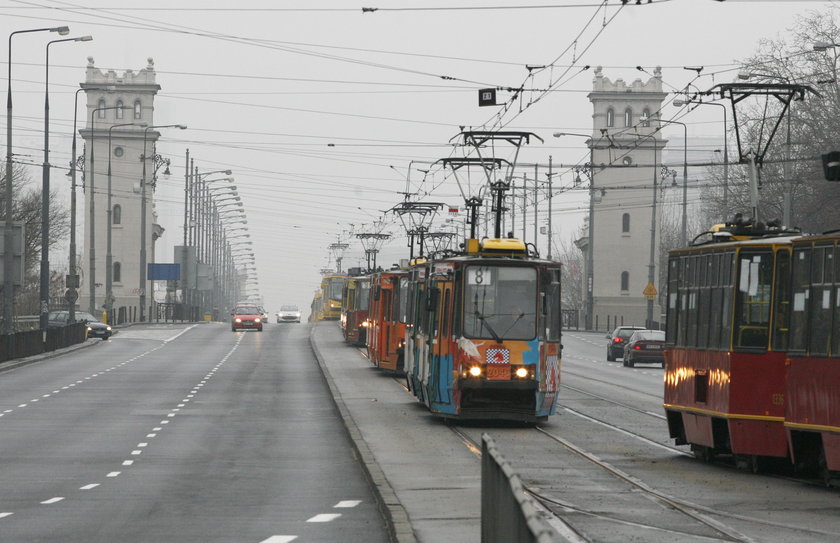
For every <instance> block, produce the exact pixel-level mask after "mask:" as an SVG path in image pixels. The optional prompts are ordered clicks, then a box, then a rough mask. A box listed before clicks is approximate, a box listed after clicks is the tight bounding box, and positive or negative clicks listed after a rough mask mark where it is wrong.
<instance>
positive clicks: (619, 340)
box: [607, 326, 645, 362]
mask: <svg viewBox="0 0 840 543" xmlns="http://www.w3.org/2000/svg"><path fill="white" fill-rule="evenodd" d="M644 329H645V328H644V327H643V326H619V327H618V328H616V329H615V330H613V333H612V334H608V335H607V339H608V340H610V342H609V343H607V360H608V361H610V362H615V360H616V359H617V358H622V357H623V356H624V343H625V342H626V341H627V339H628V338H629V337H630V336H632V335H633V332H635V331H636V330H644Z"/></svg>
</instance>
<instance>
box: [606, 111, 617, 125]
mask: <svg viewBox="0 0 840 543" xmlns="http://www.w3.org/2000/svg"><path fill="white" fill-rule="evenodd" d="M607 126H615V112H614V111H613V108H609V109H607Z"/></svg>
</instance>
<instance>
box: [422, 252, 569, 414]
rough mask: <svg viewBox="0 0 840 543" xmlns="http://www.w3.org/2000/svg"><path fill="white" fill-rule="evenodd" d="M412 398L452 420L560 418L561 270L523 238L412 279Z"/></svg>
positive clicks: (431, 265) (433, 265)
mask: <svg viewBox="0 0 840 543" xmlns="http://www.w3.org/2000/svg"><path fill="white" fill-rule="evenodd" d="M407 286H408V293H407V302H408V312H407V313H408V322H407V325H406V347H405V372H406V378H407V382H408V386H409V389H410V390H411V392H412V393H413V394H414V395H415V396H416V397H417V398H418V399H419V400H420V401H421V402H422V403H423V404H424V405H426V406H427V407H428V408H429V410H430V411H431V412H432V413H434V414H436V415H439V416H442V417H445V418H457V419H467V420H494V421H501V420H511V421H524V422H528V423H534V422H537V421H542V420H545V419H547V418H548V416H549V415H552V414H554V413H555V411H556V409H557V401H556V400H557V392H558V388H559V385H560V350H561V346H560V336H561V331H560V327H561V311H560V264H559V263H556V262H551V261H547V260H541V259H539V258H538V257H537V256H536V255H535V254H534V253H533V252H531V251H529V250H528V249H527V248H526V246H525V244H524V243H522V242H521V241H519V240H515V239H504V238H494V239H484V240H478V239H468V240H467V243H466V252H465V253H464V254H450V255H445V254H444V255H441V256H440V257H436V256H435V255H433V257H432V258H430V259H429V260H428V261H426V262H423V263H421V264H417V265H415V266H414V267H412V268H411V270H410V271H409V274H408V281H407Z"/></svg>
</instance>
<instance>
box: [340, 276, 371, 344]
mask: <svg viewBox="0 0 840 543" xmlns="http://www.w3.org/2000/svg"><path fill="white" fill-rule="evenodd" d="M369 303H370V277H360V276H348V277H345V279H344V288H343V291H342V295H341V317H340V323H341V332H342V334H343V335H344V341H346V342H347V343H350V344H352V345H359V346H361V345H364V344H365V342H366V340H367V328H368V306H369Z"/></svg>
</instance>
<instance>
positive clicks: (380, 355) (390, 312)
mask: <svg viewBox="0 0 840 543" xmlns="http://www.w3.org/2000/svg"><path fill="white" fill-rule="evenodd" d="M407 295H408V271H407V270H403V269H395V270H388V271H380V272H377V273H374V274H373V275H372V276H371V302H370V313H369V315H368V320H369V322H370V327H369V328H368V335H367V349H368V355H369V357H370V361H371V363H372V364H373V365H374V366H376V367H378V368H380V369H382V370H384V371H388V372H392V373H402V372H403V369H404V367H403V358H404V356H403V353H404V350H405V349H404V346H405V321H406V308H407V304H406V296H407Z"/></svg>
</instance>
